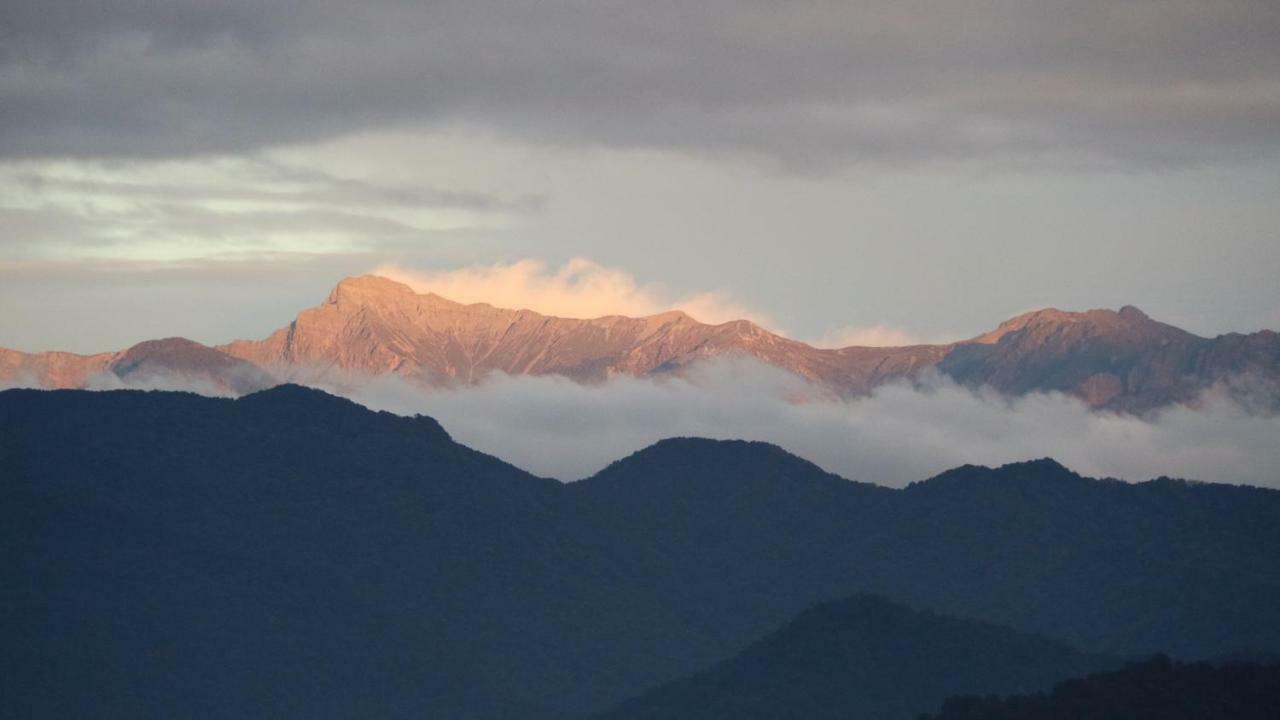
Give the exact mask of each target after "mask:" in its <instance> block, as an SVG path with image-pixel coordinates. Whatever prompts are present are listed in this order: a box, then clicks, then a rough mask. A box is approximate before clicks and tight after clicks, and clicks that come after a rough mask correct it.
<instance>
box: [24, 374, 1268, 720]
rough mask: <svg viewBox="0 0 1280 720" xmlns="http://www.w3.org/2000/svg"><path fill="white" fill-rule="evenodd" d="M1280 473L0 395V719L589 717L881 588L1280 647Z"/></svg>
mask: <svg viewBox="0 0 1280 720" xmlns="http://www.w3.org/2000/svg"><path fill="white" fill-rule="evenodd" d="M1277 548H1280V492H1276V491H1269V490H1261V489H1257V488H1247V487H1234V486H1221V485H1207V484H1189V483H1183V482H1180V481H1174V480H1167V479H1164V480H1157V481H1152V482H1149V483H1141V484H1137V485H1129V484H1125V483H1121V482H1117V481H1097V480H1090V479H1087V478H1082V477H1080V476H1078V475H1075V474H1074V473H1071V472H1070V471H1068V470H1066V469H1065V468H1062V467H1061V466H1059V465H1057V464H1056V463H1053V462H1052V461H1037V462H1030V463H1021V464H1016V465H1010V466H1005V467H1003V468H998V469H989V468H982V467H972V466H969V467H964V468H958V469H956V470H954V471H951V472H948V473H944V474H943V475H941V476H939V477H936V478H933V479H931V480H928V481H924V482H921V483H917V484H916V485H913V486H911V487H909V488H906V489H902V490H891V489H887V488H884V487H878V486H875V485H868V484H863V483H852V482H849V481H846V480H844V479H842V478H839V477H837V476H834V475H831V474H829V473H826V472H824V471H823V470H822V469H820V468H818V467H817V466H815V465H813V464H812V463H809V462H807V461H804V460H802V459H800V458H797V457H795V456H792V455H790V454H788V453H786V452H784V451H782V450H781V449H779V448H777V447H774V446H771V445H767V444H763V443H744V442H717V441H710V440H697V439H676V440H669V441H664V442H661V443H658V444H656V445H654V446H652V447H649V448H646V449H645V450H642V451H640V452H638V453H636V454H634V455H632V456H629V457H627V458H624V459H622V460H619V461H618V462H616V463H614V464H613V465H611V466H610V467H609V468H607V469H606V470H604V471H602V472H601V473H600V474H599V475H597V476H596V477H594V478H591V479H588V480H585V481H582V482H579V483H574V484H570V485H562V484H560V483H558V482H556V481H552V480H547V479H542V478H537V477H533V476H531V475H529V474H527V473H525V472H523V471H521V470H519V469H517V468H514V467H512V466H510V465H508V464H506V463H503V462H501V461H499V460H497V459H495V458H492V457H488V456H486V455H483V454H481V453H478V452H475V451H473V450H470V449H468V448H466V447H463V446H461V445H458V444H456V443H454V442H453V441H452V440H451V439H450V438H449V436H448V434H447V433H446V432H445V431H444V429H442V428H441V427H440V426H439V424H437V423H436V422H435V421H433V420H431V419H429V418H423V417H418V418H403V417H397V416H394V415H390V414H387V413H374V412H370V411H368V410H366V409H365V408H362V407H360V406H358V405H355V404H353V403H350V402H348V401H345V400H342V399H339V398H335V397H333V396H330V395H326V394H324V393H321V392H318V391H314V390H307V389H304V388H300V387H297V386H288V385H286V386H281V387H278V388H275V389H272V390H269V391H266V392H260V393H256V394H252V395H248V396H245V397H243V398H240V399H238V400H231V399H219V398H208V397H201V396H197V395H192V394H187V393H171V392H137V391H116V392H98V393H92V392H82V391H56V392H49V391H35V390H10V391H5V392H0V557H4V558H5V559H6V562H5V563H0V684H2V686H0V716H19V717H50V716H53V717H67V716H73V717H74V716H86V715H89V716H95V717H108V716H116V717H139V716H175V715H188V714H194V715H201V716H218V717H247V716H271V717H278V716H282V715H285V716H314V717H355V716H360V717H365V716H377V717H421V716H424V715H425V716H433V717H452V718H463V719H470V718H506V717H521V718H537V717H564V716H566V715H573V714H581V713H587V712H592V711H602V710H605V709H607V708H609V707H612V706H614V705H616V704H617V703H618V702H620V701H622V700H623V699H625V698H626V697H630V696H634V695H636V694H637V693H639V692H641V691H643V690H645V689H646V688H649V687H653V686H656V685H659V684H661V683H663V682H667V681H670V680H673V679H675V678H678V677H682V676H686V675H688V674H690V673H693V672H695V671H697V670H698V669H700V668H705V667H709V666H710V665H712V664H714V663H715V662H717V661H720V660H722V659H724V658H726V657H729V656H731V655H733V654H735V653H737V652H739V651H741V650H742V649H743V648H744V647H746V646H747V645H748V644H749V643H750V642H752V641H754V640H756V639H758V638H760V637H762V636H764V635H765V634H766V633H768V632H770V631H771V630H773V629H775V628H777V627H779V626H780V625H781V624H782V623H784V622H785V621H787V620H788V619H790V618H793V617H795V616H796V615H797V614H799V613H800V612H802V611H803V610H805V609H806V608H810V607H812V606H813V605H815V604H816V603H819V602H822V601H824V600H828V599H830V598H836V597H844V596H848V595H851V594H854V593H858V592H875V593H878V594H881V595H884V596H887V597H891V598H894V599H895V600H896V601H901V602H905V603H906V604H907V605H909V606H912V607H919V608H929V609H932V610H934V611H935V612H946V613H949V614H954V615H959V616H964V617H972V618H976V619H981V620H983V621H986V622H992V623H996V624H1000V625H1005V626H1008V627H1011V628H1014V629H1016V630H1018V631H1021V632H1036V633H1042V634H1045V635H1048V636H1051V637H1060V638H1063V639H1065V640H1066V641H1068V642H1070V643H1072V644H1073V645H1075V646H1076V647H1079V648H1083V649H1086V650H1088V651H1091V652H1095V651H1098V652H1113V653H1124V654H1137V653H1146V652H1153V651H1160V650H1163V651H1167V652H1172V653H1176V654H1179V655H1182V656H1187V657H1204V656H1211V655H1220V654H1223V653H1229V652H1233V651H1237V650H1240V649H1244V648H1255V649H1259V650H1264V651H1267V650H1270V651H1275V650H1278V649H1280V561H1278V551H1277Z"/></svg>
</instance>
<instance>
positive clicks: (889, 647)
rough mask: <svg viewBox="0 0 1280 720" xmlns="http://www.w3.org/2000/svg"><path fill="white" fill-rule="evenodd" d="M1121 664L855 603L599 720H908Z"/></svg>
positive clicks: (868, 601) (806, 615)
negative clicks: (973, 697)
mask: <svg viewBox="0 0 1280 720" xmlns="http://www.w3.org/2000/svg"><path fill="white" fill-rule="evenodd" d="M1118 664H1119V661H1117V660H1115V659H1113V658H1107V657H1103V656H1092V655H1085V654H1083V653H1079V652H1077V651H1075V650H1073V649H1071V648H1070V647H1068V646H1066V645H1064V644H1062V643H1059V642H1054V641H1052V640H1048V639H1045V638H1043V637H1039V636H1036V635H1024V634H1021V633H1017V632H1014V631H1012V630H1008V629H1006V628H1002V627H999V626H996V625H989V624H986V623H979V622H973V621H969V620H961V619H957V618H951V617H946V616H941V615H935V614H933V613H930V612H919V611H915V610H911V609H909V608H906V607H903V606H901V605H897V604H894V603H892V602H889V601H888V600H885V599H883V598H880V597H877V596H874V595H856V596H853V597H851V598H847V599H844V600H840V601H836V602H831V603H826V604H823V605H819V606H817V607H814V608H812V609H809V610H806V611H805V612H803V613H801V614H800V616H799V617H797V618H796V619H794V620H792V621H791V622H789V623H787V624H786V625H784V626H783V627H782V628H781V629H779V630H778V631H776V632H774V633H772V634H771V635H769V636H767V637H765V638H764V639H763V640H760V641H758V642H756V643H753V644H752V645H751V646H750V647H748V648H747V649H746V650H744V651H743V652H742V653H740V654H738V655H736V656H734V657H733V658H730V659H728V660H726V661H724V662H721V663H718V664H716V665H715V666H714V667H712V668H710V669H708V670H705V671H703V672H700V673H697V674H696V675H693V676H691V677H689V678H686V679H683V680H678V681H676V682H673V683H669V684H667V685H664V686H662V687H659V688H655V689H654V690H651V691H649V692H646V693H645V694H643V695H641V696H639V697H637V698H634V699H632V700H629V701H627V702H626V703H623V704H622V705H621V706H620V707H619V708H617V709H616V710H613V711H611V712H609V713H606V714H604V715H602V716H600V717H601V720H657V719H658V718H681V720H751V719H753V718H756V719H759V720H788V719H791V718H794V719H795V720H851V719H854V718H868V719H869V718H876V719H877V720H914V718H915V717H916V716H917V715H919V714H920V713H921V712H922V711H925V710H928V709H931V708H935V707H937V706H938V705H939V703H941V702H942V701H943V699H945V698H947V697H948V696H950V695H954V694H957V693H960V692H966V690H964V689H965V688H968V689H969V690H967V691H968V692H974V691H980V692H1001V693H1008V692H1014V691H1032V690H1039V689H1041V688H1047V687H1049V686H1051V685H1052V684H1053V683H1054V682H1056V681H1058V680H1061V679H1062V678H1066V677H1071V676H1073V675H1078V674H1082V673H1085V672H1090V671H1094V670H1100V669H1105V668H1110V667H1114V666H1116V665H1118Z"/></svg>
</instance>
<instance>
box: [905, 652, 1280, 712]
mask: <svg viewBox="0 0 1280 720" xmlns="http://www.w3.org/2000/svg"><path fill="white" fill-rule="evenodd" d="M1277 717H1280V665H1257V664H1241V663H1228V664H1225V665H1212V664H1209V663H1190V664H1189V663H1180V662H1170V661H1169V659H1168V658H1163V657H1157V658H1152V659H1151V660H1148V661H1147V662H1143V663H1134V664H1132V665H1128V666H1126V667H1125V668H1124V669H1122V670H1118V671H1115V672H1108V673H1097V674H1093V675H1089V676H1088V677H1085V678H1079V679H1073V680H1067V681H1064V682H1062V683H1059V684H1058V685H1057V686H1055V687H1054V689H1053V691H1052V692H1051V693H1048V694H1044V693H1038V694H1034V695H1016V696H1013V697H1008V698H1004V699H1001V698H996V697H977V696H966V697H956V698H952V699H949V700H947V702H946V703H945V704H944V705H943V707H942V711H941V712H939V713H938V714H936V715H927V716H923V720H1078V719H1079V718H1089V720H1205V719H1206V718H1213V720H1274V718H1277Z"/></svg>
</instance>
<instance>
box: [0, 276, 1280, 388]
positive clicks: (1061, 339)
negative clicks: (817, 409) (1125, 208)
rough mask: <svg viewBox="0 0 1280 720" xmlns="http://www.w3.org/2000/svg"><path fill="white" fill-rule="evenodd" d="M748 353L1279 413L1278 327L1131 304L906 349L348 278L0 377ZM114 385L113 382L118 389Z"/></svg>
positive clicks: (807, 368)
mask: <svg viewBox="0 0 1280 720" xmlns="http://www.w3.org/2000/svg"><path fill="white" fill-rule="evenodd" d="M733 356H745V357H750V358H754V359H756V360H758V361H760V362H763V363H765V364H768V365H771V366H774V367H778V368H781V369H784V370H786V371H788V372H791V373H795V374H797V375H799V376H801V377H804V378H806V379H808V380H811V381H814V382H817V383H821V384H822V385H824V386H826V387H828V388H830V389H831V390H833V391H835V392H838V393H840V394H843V395H846V396H857V395H863V394H866V393H868V392H870V391H871V390H873V389H874V388H875V387H877V386H878V385H881V384H883V383H886V382H891V381H894V380H903V379H906V380H911V379H914V378H918V377H920V375H921V374H922V373H926V372H931V371H936V372H939V373H941V374H943V375H945V376H947V377H949V378H951V379H953V380H955V381H957V382H959V383H961V384H963V385H967V386H972V387H980V386H987V387H990V388H994V389H995V390H997V391H999V392H1001V393H1005V394H1008V395H1020V394H1024V393H1030V392H1043V391H1058V392H1064V393H1069V394H1072V395H1075V396H1077V397H1080V398H1081V399H1083V400H1084V401H1085V402H1087V403H1088V404H1089V405H1091V406H1092V407H1096V408H1106V409H1112V410H1121V411H1131V412H1143V411H1146V410H1150V409H1153V408H1158V407H1162V406H1165V405H1169V404H1172V403H1186V402H1192V401H1194V400H1196V398H1197V397H1198V396H1199V395H1200V394H1201V393H1202V392H1203V391H1204V390H1206V389H1207V388H1210V387H1215V386H1217V387H1220V388H1223V389H1225V390H1226V391H1228V392H1230V393H1231V394H1233V395H1234V396H1236V397H1237V398H1240V399H1242V400H1244V401H1246V403H1247V404H1248V405H1249V406H1250V407H1251V408H1253V409H1255V410H1261V411H1263V412H1274V411H1276V410H1277V409H1280V334H1277V333H1276V332H1273V331H1270V330H1262V331H1259V332H1255V333H1252V334H1248V335H1244V334H1238V333H1230V334H1226V335H1220V336H1218V337H1214V338H1205V337H1200V336H1197V335H1193V334H1191V333H1189V332H1186V331H1184V330H1181V329H1178V328H1176V327H1173V326H1171V325H1167V324H1164V323H1160V322H1157V321H1155V320H1152V319H1151V318H1149V317H1147V315H1145V314H1144V313H1142V312H1141V311H1140V310H1138V309H1137V308H1134V307H1131V306H1126V307H1124V308H1121V309H1120V310H1119V311H1111V310H1090V311H1088V312H1079V313H1076V312H1063V311H1060V310H1054V309H1046V310H1038V311H1035V312H1030V313H1026V314H1023V315H1019V316H1017V317H1015V318H1013V319H1010V320H1008V321H1006V322H1004V323H1001V324H1000V325H999V326H998V327H997V328H996V329H994V330H992V331H991V332H987V333H983V334H981V335H979V336H977V337H974V338H971V339H969V340H965V341H960V342H954V343H947V344H936V345H913V346H906V347H846V348H839V349H823V348H816V347H813V346H810V345H807V344H805V343H802V342H798V341H795V340H791V339H788V338H785V337H782V336H780V335H777V334H774V333H771V332H769V331H767V330H765V329H764V328H762V327H760V326H758V325H756V324H754V323H751V322H749V321H746V320H737V321H733V322H727V323H722V324H718V325H708V324H705V323H701V322H698V321H697V320H695V319H693V318H692V317H690V316H688V315H687V314H685V313H683V312H678V311H673V312H666V313H660V314H657V315H651V316H648V317H642V318H630V317H624V316H617V315H614V316H606V317H600V318H594V319H571V318H558V317H550V316H546V315H542V314H539V313H536V312H533V311H530V310H509V309H502V308H496V307H493V306H490V305H487V304H484V303H477V304H471V305H464V304H460V303H456V302H452V301H450V300H447V299H445V298H442V297H440V296H438V295H434V294H431V293H427V294H418V293H415V292H414V291H413V290H412V289H411V288H409V287H408V286H407V285H404V284H401V283H398V282H395V281H392V280H388V279H385V278H381V277H377V276H369V275H366V276H361V277H354V278H348V279H346V280H343V281H342V282H340V283H339V284H338V285H337V287H335V288H334V290H333V291H332V292H331V293H330V294H329V297H328V298H327V299H326V300H325V302H324V303H322V304H321V305H319V306H317V307H314V308H310V309H308V310H304V311H302V312H301V313H299V314H298V315H297V317H296V318H295V319H294V320H293V321H292V322H290V323H289V324H288V325H286V326H284V327H282V328H280V329H279V330H277V331H275V332H274V333H272V334H271V335H269V336H268V337H266V338H265V339H262V340H237V341H234V342H231V343H227V344H225V345H220V346H217V347H209V346H205V345H202V344H199V343H196V342H194V341H191V340H187V339H183V338H169V339H163V340H153V341H148V342H143V343H139V344H137V345H134V346H132V347H130V348H128V349H126V350H123V351H120V352H108V353H99V354H96V355H76V354H72V353H64V352H43V353H23V352H18V351H16V350H5V349H0V382H8V383H10V384H12V383H30V384H34V385H37V386H40V387H47V388H81V387H89V386H93V384H94V382H95V381H96V380H101V379H103V378H105V379H107V380H110V381H113V382H114V384H115V385H119V384H120V383H121V382H124V383H126V384H128V385H147V384H148V383H151V382H153V381H154V382H155V384H158V385H161V386H163V385H164V381H165V380H166V379H168V380H170V381H173V380H178V381H180V382H181V383H184V384H188V383H195V384H196V385H197V386H205V387H209V388H211V389H213V390H215V391H220V392H228V393H235V394H242V393H244V392H249V391H252V390H257V389H263V388H265V387H269V386H271V385H274V384H276V383H278V382H282V381H298V382H315V381H316V380H318V379H329V380H337V381H341V380H342V379H344V378H351V377H363V376H369V375H381V374H387V373H391V374H395V375H398V376H401V377H405V378H408V379H410V380H413V381H415V382H421V383H426V384H432V385H439V384H455V383H475V382H480V381H482V380H483V379H484V378H486V377H489V376H492V375H493V374H495V373H505V374H507V375H561V376H565V377H569V378H572V379H574V380H578V381H581V382H588V383H589V382H598V381H601V380H605V379H607V378H610V377H613V376H617V375H632V376H653V375H660V374H663V373H678V372H681V371H682V370H683V369H685V368H687V367H689V366H690V365H692V364H694V363H697V362H699V361H704V360H707V359H711V358H720V357H733ZM111 384H112V382H108V383H106V385H108V386H109V385H111Z"/></svg>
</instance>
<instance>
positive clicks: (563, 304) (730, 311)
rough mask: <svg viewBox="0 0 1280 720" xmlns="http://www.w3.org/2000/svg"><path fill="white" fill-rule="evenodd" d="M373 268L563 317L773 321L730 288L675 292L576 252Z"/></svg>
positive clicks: (466, 298)
mask: <svg viewBox="0 0 1280 720" xmlns="http://www.w3.org/2000/svg"><path fill="white" fill-rule="evenodd" d="M373 273H374V274H375V275H381V276H383V277H387V278H391V279H392V280H398V281H400V282H402V283H405V284H406V285H408V286H409V287H411V288H413V289H414V291H415V292H419V293H427V292H432V293H435V294H437V295H440V296H441V297H446V298H448V299H450V300H453V301H455V302H461V303H479V302H485V303H489V304H490V305H494V306H496V307H503V308H515V309H523V310H533V311H535V312H540V313H542V314H544V315H555V316H558V317H571V318H595V317H601V316H603V315H629V316H631V317H640V316H644V315H653V314H656V313H660V312H665V311H667V310H683V311H684V312H686V313H688V314H689V315H691V316H693V317H694V318H696V319H698V320H701V321H702V322H706V323H722V322H728V321H730V320H742V319H746V320H752V321H754V322H756V323H758V324H761V325H766V326H767V325H771V324H772V323H771V322H770V321H769V320H768V318H766V317H764V316H763V315H761V314H759V313H756V312H753V311H751V310H749V309H748V308H746V307H745V306H743V305H741V304H739V303H737V302H735V301H733V300H732V298H730V297H729V296H728V294H727V293H723V292H702V293H695V294H692V295H687V296H679V295H674V294H672V293H670V292H669V291H667V290H665V289H664V288H662V287H661V286H659V285H645V284H642V283H640V282H639V281H638V280H636V278H635V276H633V275H631V274H630V273H628V272H627V271H625V270H622V269H619V268H612V267H606V266H604V265H601V264H599V263H597V262H594V261H592V260H588V259H586V258H573V259H572V260H569V261H568V262H567V263H565V264H564V265H562V266H561V267H560V268H558V269H552V268H549V267H548V266H547V265H546V263H544V262H542V261H540V260H532V259H525V260H517V261H515V262H512V263H497V264H493V265H472V266H468V267H462V268H456V269H452V270H434V271H419V270H410V269H406V268H403V267H400V266H398V265H394V264H386V265H380V266H379V267H377V268H376V269H374V271H373Z"/></svg>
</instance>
